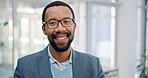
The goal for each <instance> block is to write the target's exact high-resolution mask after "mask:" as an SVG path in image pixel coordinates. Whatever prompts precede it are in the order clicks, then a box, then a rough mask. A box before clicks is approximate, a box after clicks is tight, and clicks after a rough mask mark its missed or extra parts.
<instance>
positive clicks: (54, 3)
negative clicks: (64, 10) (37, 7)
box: [42, 1, 75, 22]
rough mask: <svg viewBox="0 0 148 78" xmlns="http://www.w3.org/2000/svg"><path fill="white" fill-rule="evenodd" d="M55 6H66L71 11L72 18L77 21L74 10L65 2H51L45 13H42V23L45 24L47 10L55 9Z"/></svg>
mask: <svg viewBox="0 0 148 78" xmlns="http://www.w3.org/2000/svg"><path fill="white" fill-rule="evenodd" d="M53 6H66V7H68V8H69V9H70V11H71V13H72V16H73V19H75V15H74V11H73V9H72V8H71V7H70V6H69V5H68V4H67V3H65V2H62V1H54V2H51V3H49V4H48V5H47V6H46V7H45V8H44V10H43V13H42V22H45V13H46V10H47V9H48V8H49V7H53Z"/></svg>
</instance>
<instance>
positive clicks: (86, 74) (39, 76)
mask: <svg viewBox="0 0 148 78" xmlns="http://www.w3.org/2000/svg"><path fill="white" fill-rule="evenodd" d="M72 53H73V54H72V69H73V78H105V76H104V73H103V70H102V67H101V65H100V62H99V59H98V58H97V57H95V56H92V55H89V54H84V53H80V52H77V51H75V50H73V52H72ZM14 78H53V77H52V73H51V68H50V61H49V58H48V47H46V48H45V49H44V50H42V51H40V52H37V53H35V54H32V55H28V56H25V57H23V58H20V59H19V60H18V62H17V67H16V69H15V72H14Z"/></svg>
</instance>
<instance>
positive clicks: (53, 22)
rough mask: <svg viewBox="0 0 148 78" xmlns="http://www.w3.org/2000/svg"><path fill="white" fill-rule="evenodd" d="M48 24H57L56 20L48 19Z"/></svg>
mask: <svg viewBox="0 0 148 78" xmlns="http://www.w3.org/2000/svg"><path fill="white" fill-rule="evenodd" d="M48 24H49V25H50V26H54V25H56V24H57V21H49V22H48Z"/></svg>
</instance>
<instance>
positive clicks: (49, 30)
mask: <svg viewBox="0 0 148 78" xmlns="http://www.w3.org/2000/svg"><path fill="white" fill-rule="evenodd" d="M46 32H47V35H51V34H53V33H54V30H51V29H46Z"/></svg>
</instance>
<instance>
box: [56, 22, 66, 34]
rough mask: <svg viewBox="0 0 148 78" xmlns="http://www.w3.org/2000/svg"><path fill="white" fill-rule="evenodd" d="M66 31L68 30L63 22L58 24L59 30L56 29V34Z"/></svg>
mask: <svg viewBox="0 0 148 78" xmlns="http://www.w3.org/2000/svg"><path fill="white" fill-rule="evenodd" d="M65 30H66V28H65V27H64V26H63V25H62V23H61V22H59V23H58V26H57V28H56V29H55V31H56V32H63V31H65Z"/></svg>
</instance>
